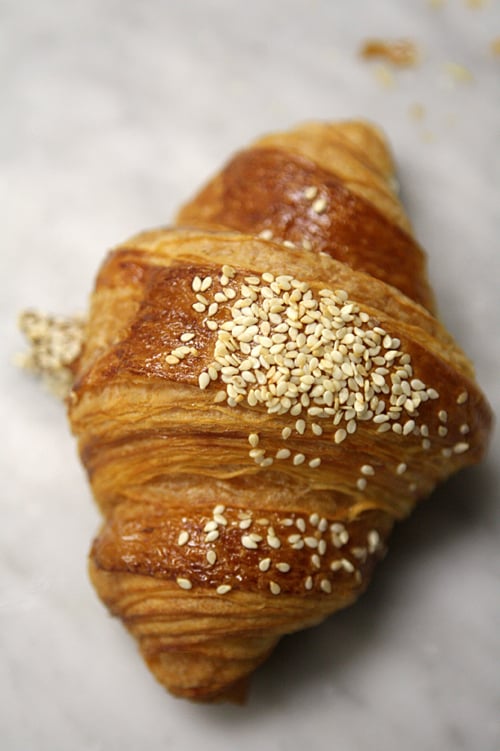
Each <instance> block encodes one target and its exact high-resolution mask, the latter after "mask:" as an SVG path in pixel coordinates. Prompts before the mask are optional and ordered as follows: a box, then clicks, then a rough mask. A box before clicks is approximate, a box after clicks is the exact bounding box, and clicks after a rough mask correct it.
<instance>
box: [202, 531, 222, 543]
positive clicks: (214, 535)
mask: <svg viewBox="0 0 500 751" xmlns="http://www.w3.org/2000/svg"><path fill="white" fill-rule="evenodd" d="M218 539H219V530H218V529H214V530H212V532H208V533H207V534H206V535H205V542H215V541H216V540H218Z"/></svg>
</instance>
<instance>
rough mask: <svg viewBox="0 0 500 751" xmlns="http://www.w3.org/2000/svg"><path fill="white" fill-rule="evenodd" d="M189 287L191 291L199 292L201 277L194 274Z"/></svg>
mask: <svg viewBox="0 0 500 751" xmlns="http://www.w3.org/2000/svg"><path fill="white" fill-rule="evenodd" d="M191 289H192V290H193V292H199V291H200V289H201V279H200V277H199V276H195V277H194V279H193V281H192V282H191Z"/></svg>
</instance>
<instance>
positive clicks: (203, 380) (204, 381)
mask: <svg viewBox="0 0 500 751" xmlns="http://www.w3.org/2000/svg"><path fill="white" fill-rule="evenodd" d="M209 383H210V376H209V375H208V373H207V372H206V371H205V370H204V371H202V372H201V373H200V375H199V376H198V385H199V387H200V389H201V390H202V391H203V390H204V389H206V388H207V386H208V384H209Z"/></svg>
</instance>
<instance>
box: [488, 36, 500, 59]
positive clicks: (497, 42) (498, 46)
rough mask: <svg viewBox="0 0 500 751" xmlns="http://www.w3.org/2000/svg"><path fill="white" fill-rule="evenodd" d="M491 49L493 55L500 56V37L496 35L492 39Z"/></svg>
mask: <svg viewBox="0 0 500 751" xmlns="http://www.w3.org/2000/svg"><path fill="white" fill-rule="evenodd" d="M490 49H491V52H492V53H493V55H495V56H496V57H500V37H496V38H495V39H494V40H493V41H492V43H491V45H490Z"/></svg>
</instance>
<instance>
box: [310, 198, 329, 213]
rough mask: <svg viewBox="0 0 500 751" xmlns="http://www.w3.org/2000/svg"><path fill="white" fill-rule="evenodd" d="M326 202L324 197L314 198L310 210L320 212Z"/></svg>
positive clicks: (324, 207)
mask: <svg viewBox="0 0 500 751" xmlns="http://www.w3.org/2000/svg"><path fill="white" fill-rule="evenodd" d="M326 206H327V202H326V198H316V200H315V201H314V202H313V205H312V210H313V211H314V212H315V213H316V214H322V213H323V211H324V210H325V209H326Z"/></svg>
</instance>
